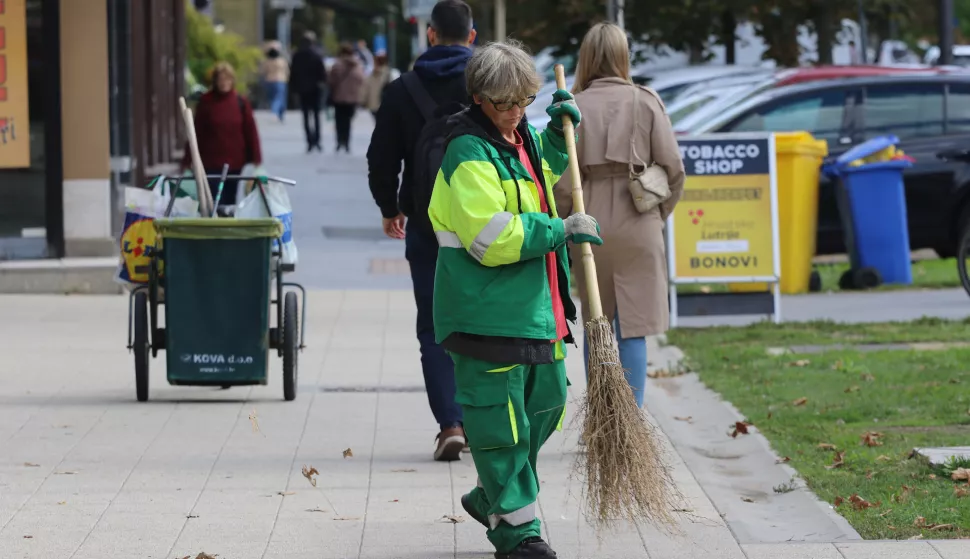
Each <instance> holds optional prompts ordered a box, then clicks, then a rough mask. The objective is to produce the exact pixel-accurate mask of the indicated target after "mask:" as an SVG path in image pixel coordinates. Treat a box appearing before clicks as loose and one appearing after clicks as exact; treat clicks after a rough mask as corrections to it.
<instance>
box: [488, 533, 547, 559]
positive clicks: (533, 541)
mask: <svg viewBox="0 0 970 559" xmlns="http://www.w3.org/2000/svg"><path fill="white" fill-rule="evenodd" d="M555 557H556V552H555V551H553V550H552V548H551V547H549V544H547V543H546V542H544V541H542V538H537V537H531V538H526V539H524V540H522V541H521V542H520V543H519V545H517V546H515V549H513V550H512V551H510V552H508V553H499V552H497V551H496V552H495V559H553V558H555Z"/></svg>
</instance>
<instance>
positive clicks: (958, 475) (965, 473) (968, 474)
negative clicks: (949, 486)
mask: <svg viewBox="0 0 970 559" xmlns="http://www.w3.org/2000/svg"><path fill="white" fill-rule="evenodd" d="M950 477H951V478H953V481H961V480H962V481H966V482H967V483H970V470H968V469H966V468H957V469H956V470H954V471H953V474H951V475H950Z"/></svg>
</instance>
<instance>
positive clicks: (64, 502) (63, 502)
mask: <svg viewBox="0 0 970 559" xmlns="http://www.w3.org/2000/svg"><path fill="white" fill-rule="evenodd" d="M57 504H58V505H66V504H67V501H58V502H57Z"/></svg>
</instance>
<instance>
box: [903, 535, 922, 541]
mask: <svg viewBox="0 0 970 559" xmlns="http://www.w3.org/2000/svg"><path fill="white" fill-rule="evenodd" d="M906 539H907V540H921V539H923V534H916V535H915V536H913V537H911V538H906Z"/></svg>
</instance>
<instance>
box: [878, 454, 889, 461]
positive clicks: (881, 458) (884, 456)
mask: <svg viewBox="0 0 970 559" xmlns="http://www.w3.org/2000/svg"><path fill="white" fill-rule="evenodd" d="M876 460H877V461H879V462H888V461H890V460H892V458H890V457H888V456H886V455H885V454H880V455H879V456H878V457H877V458H876Z"/></svg>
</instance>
